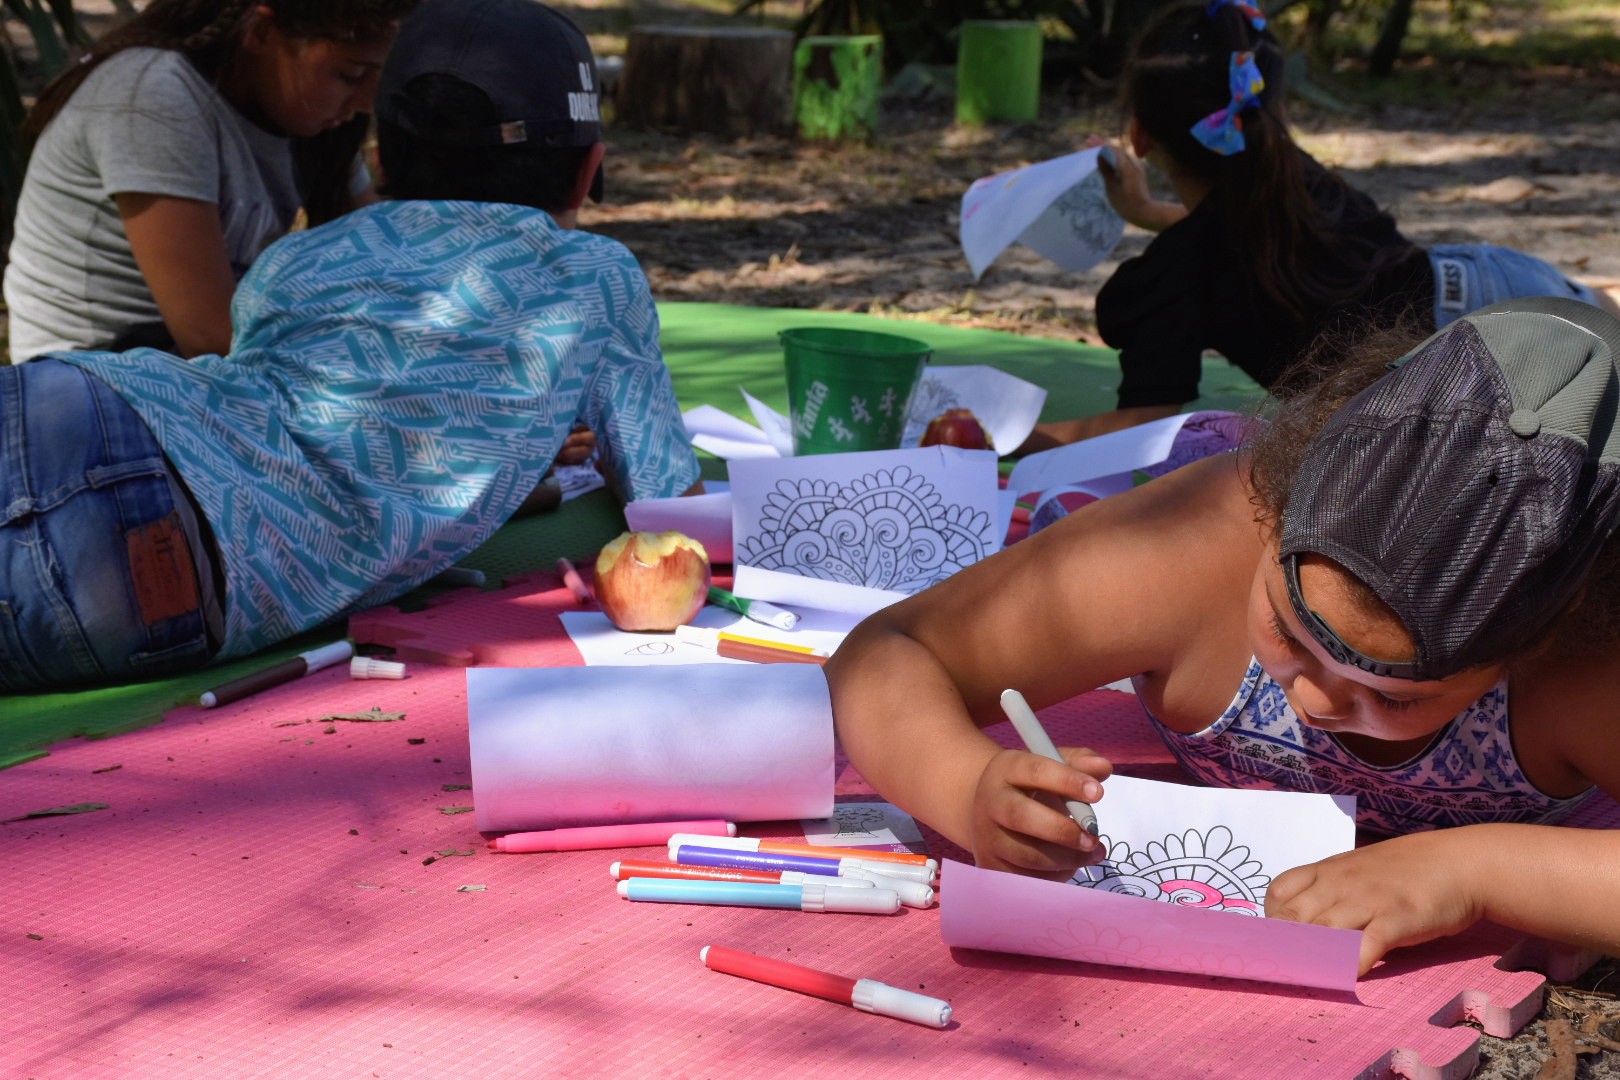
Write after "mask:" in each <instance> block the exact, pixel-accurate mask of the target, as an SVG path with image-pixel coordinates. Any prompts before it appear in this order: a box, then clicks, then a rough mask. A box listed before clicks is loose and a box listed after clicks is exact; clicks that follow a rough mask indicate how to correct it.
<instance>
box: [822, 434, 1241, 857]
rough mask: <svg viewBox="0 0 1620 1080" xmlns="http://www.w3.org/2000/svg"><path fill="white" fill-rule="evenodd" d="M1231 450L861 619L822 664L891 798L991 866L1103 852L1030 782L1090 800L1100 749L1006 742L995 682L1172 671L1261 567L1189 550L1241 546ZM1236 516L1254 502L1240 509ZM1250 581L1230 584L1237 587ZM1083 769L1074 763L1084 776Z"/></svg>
mask: <svg viewBox="0 0 1620 1080" xmlns="http://www.w3.org/2000/svg"><path fill="white" fill-rule="evenodd" d="M1235 486H1236V468H1235V465H1234V463H1233V461H1232V460H1231V459H1230V458H1225V459H1221V460H1218V461H1212V462H1208V463H1200V464H1199V465H1196V466H1193V467H1191V468H1189V469H1184V470H1181V471H1179V472H1177V473H1174V474H1172V475H1170V476H1166V477H1163V478H1161V479H1159V480H1156V481H1154V482H1153V483H1151V484H1147V485H1145V486H1143V487H1141V488H1138V489H1136V490H1134V491H1131V492H1128V493H1126V494H1123V495H1119V496H1115V497H1113V498H1110V499H1105V500H1103V501H1101V502H1098V503H1095V504H1092V505H1091V506H1088V507H1086V508H1084V509H1083V510H1081V511H1079V512H1077V513H1075V514H1073V515H1071V516H1070V517H1069V518H1067V519H1065V520H1064V521H1062V522H1060V523H1059V524H1058V525H1056V526H1054V527H1052V528H1050V529H1047V530H1045V531H1043V532H1041V533H1040V534H1038V535H1036V536H1034V537H1032V538H1031V539H1029V540H1026V541H1023V542H1022V543H1019V544H1015V545H1014V546H1013V547H1011V548H1009V549H1008V550H1006V551H1004V552H1002V553H1001V554H999V555H996V556H994V557H993V558H991V559H988V560H985V561H984V562H982V563H979V564H977V565H975V566H972V567H969V568H968V569H966V570H964V571H962V572H961V573H959V574H956V575H954V576H953V577H951V578H949V579H947V580H946V581H944V582H942V583H940V584H939V585H936V586H934V587H933V588H931V589H928V590H926V591H924V592H922V593H920V594H918V595H917V596H914V597H912V598H910V599H908V600H905V601H903V602H901V603H899V604H896V605H894V606H893V607H890V608H887V609H885V610H883V611H880V612H878V613H877V614H875V615H873V616H872V617H871V618H869V619H867V620H865V621H864V622H863V623H861V625H860V626H859V627H857V628H856V630H855V631H854V632H853V633H852V634H851V635H850V636H849V638H848V639H847V640H846V641H845V643H844V644H843V645H842V646H840V648H839V649H838V651H837V653H836V654H835V655H834V656H833V658H832V660H831V661H829V662H828V664H827V666H826V671H827V677H828V681H829V683H830V685H831V688H832V699H833V714H834V717H835V721H836V724H837V729H838V736H839V739H840V741H841V742H842V744H843V747H844V749H845V751H846V752H847V753H848V754H849V756H850V760H851V761H852V762H853V763H854V765H855V767H856V768H857V769H858V770H859V771H860V773H861V775H862V776H863V777H865V778H866V779H867V780H868V781H869V782H870V783H871V784H872V785H873V787H875V788H876V789H877V790H878V791H879V792H881V793H882V794H883V795H884V797H885V798H888V799H890V800H891V801H893V802H894V803H896V804H897V805H899V806H900V807H902V808H903V809H905V810H907V811H908V812H910V813H912V814H913V815H915V816H917V817H919V818H921V819H922V820H923V821H926V822H927V823H929V824H930V825H932V826H933V827H934V828H936V829H938V830H939V831H940V832H942V833H944V834H945V835H946V836H947V837H949V838H950V839H952V840H953V841H955V842H956V843H958V844H960V845H962V846H963V847H966V848H968V849H969V850H971V851H972V852H973V853H974V856H975V858H976V859H977V860H978V861H979V862H980V864H981V865H988V866H994V867H999V868H1008V869H1019V870H1024V871H1026V872H1037V873H1043V874H1050V875H1056V874H1059V873H1064V872H1067V871H1071V870H1072V869H1073V868H1074V867H1075V866H1077V865H1079V864H1080V863H1081V862H1083V861H1085V858H1086V857H1089V856H1091V855H1092V854H1093V852H1094V851H1095V845H1094V843H1093V842H1092V841H1091V840H1090V838H1089V837H1085V836H1082V835H1081V833H1080V830H1079V828H1078V826H1076V825H1075V824H1074V823H1073V822H1072V821H1070V820H1069V819H1068V817H1067V816H1066V815H1064V814H1063V813H1062V812H1061V811H1058V810H1056V809H1053V808H1052V807H1051V806H1049V805H1045V804H1043V803H1042V802H1039V801H1037V800H1035V799H1032V798H1030V797H1029V795H1028V794H1027V792H1028V791H1029V790H1031V789H1037V790H1040V791H1044V792H1050V793H1051V794H1053V795H1058V796H1062V797H1067V798H1071V799H1073V798H1079V799H1086V800H1088V801H1095V800H1096V798H1097V797H1098V796H1100V794H1101V789H1100V786H1099V785H1097V783H1096V780H1097V779H1100V778H1103V777H1106V775H1107V772H1108V765H1107V763H1106V761H1104V760H1103V759H1101V758H1099V757H1097V756H1096V755H1093V754H1090V753H1089V752H1072V753H1071V754H1070V755H1069V761H1070V764H1071V765H1073V766H1079V767H1080V768H1079V769H1076V768H1065V767H1064V766H1062V765H1059V764H1057V763H1055V762H1050V761H1045V760H1044V759H1040V758H1036V757H1035V756H1033V755H1030V754H1026V753H1023V752H1018V751H1005V750H1002V749H1001V748H1000V747H999V746H998V745H997V744H996V743H995V742H994V741H992V740H991V739H990V738H989V737H988V736H986V735H984V734H983V733H982V732H981V731H980V730H979V728H981V727H984V726H987V725H989V724H993V723H996V722H998V721H1000V720H1001V719H1002V715H1001V712H1000V709H999V706H998V704H997V698H998V696H999V695H1000V693H1001V691H1002V690H1004V689H1006V688H1008V687H1016V688H1017V689H1019V690H1021V691H1022V692H1023V693H1024V695H1025V696H1026V697H1027V698H1028V699H1029V700H1030V703H1031V704H1032V705H1033V706H1035V707H1036V708H1040V707H1042V706H1045V705H1050V704H1052V703H1055V702H1058V701H1063V700H1066V699H1067V698H1070V697H1073V696H1074V695H1075V694H1079V693H1082V692H1084V691H1086V690H1090V689H1092V688H1094V687H1096V686H1099V685H1102V684H1103V683H1105V682H1108V681H1111V680H1113V679H1117V678H1121V677H1123V676H1127V675H1133V674H1137V673H1141V672H1151V671H1158V670H1162V669H1164V668H1165V667H1167V666H1168V665H1169V664H1170V663H1171V662H1172V661H1174V660H1177V659H1178V658H1179V657H1180V655H1181V654H1182V653H1183V652H1184V650H1185V647H1186V646H1187V645H1188V643H1189V639H1190V638H1191V636H1192V634H1193V633H1194V629H1195V628H1198V629H1200V630H1205V629H1207V626H1204V627H1200V626H1199V624H1200V620H1199V619H1198V618H1197V617H1190V616H1189V615H1188V610H1189V607H1190V608H1192V609H1197V608H1198V607H1199V606H1201V605H1202V604H1205V603H1213V602H1216V601H1217V599H1218V598H1219V597H1221V596H1222V595H1228V594H1223V592H1222V589H1221V587H1220V586H1219V584H1218V582H1216V581H1214V579H1221V578H1223V577H1226V576H1229V575H1224V574H1223V573H1221V572H1219V571H1217V572H1215V573H1212V572H1211V567H1212V566H1224V567H1231V566H1238V565H1242V566H1246V567H1248V568H1249V569H1250V570H1251V571H1252V567H1253V560H1254V558H1255V557H1256V555H1257V553H1258V550H1259V549H1258V542H1257V541H1255V540H1253V539H1252V535H1253V530H1252V525H1251V526H1249V527H1248V534H1249V537H1250V539H1248V540H1247V543H1248V544H1249V547H1248V548H1247V549H1246V550H1245V551H1244V552H1242V553H1240V554H1239V555H1237V556H1235V557H1234V558H1232V559H1229V560H1226V561H1222V560H1220V559H1214V560H1191V559H1188V558H1187V557H1186V552H1187V551H1188V550H1191V545H1194V544H1197V545H1200V546H1201V547H1202V548H1203V549H1204V550H1209V549H1210V548H1211V546H1225V547H1231V546H1232V545H1234V544H1235V545H1237V546H1242V545H1243V544H1244V543H1245V536H1244V527H1245V526H1246V525H1248V523H1247V521H1246V520H1239V521H1237V522H1236V523H1235V524H1234V521H1233V509H1232V502H1231V492H1232V490H1233V488H1234V487H1235ZM1243 505H1244V510H1245V512H1246V504H1243ZM1246 584H1247V579H1245V580H1244V581H1243V582H1241V583H1240V584H1239V586H1238V588H1239V592H1238V595H1239V596H1241V595H1242V589H1243V588H1244V587H1246ZM1082 769H1083V770H1084V771H1080V770H1082Z"/></svg>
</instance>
